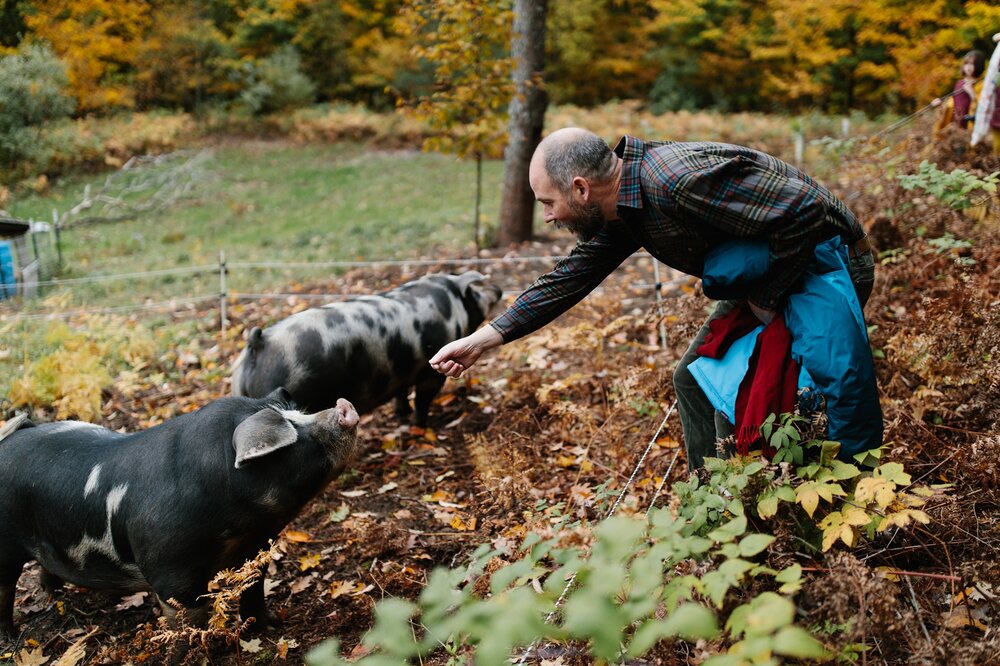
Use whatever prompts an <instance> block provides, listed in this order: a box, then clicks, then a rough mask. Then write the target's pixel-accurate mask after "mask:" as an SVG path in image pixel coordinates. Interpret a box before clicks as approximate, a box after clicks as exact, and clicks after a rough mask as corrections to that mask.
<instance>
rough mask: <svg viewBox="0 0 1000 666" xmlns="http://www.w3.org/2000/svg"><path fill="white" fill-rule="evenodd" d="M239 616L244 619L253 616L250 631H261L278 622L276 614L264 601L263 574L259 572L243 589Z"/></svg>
mask: <svg viewBox="0 0 1000 666" xmlns="http://www.w3.org/2000/svg"><path fill="white" fill-rule="evenodd" d="M240 616H241V617H242V618H243V619H244V620H246V619H247V618H251V617H252V618H254V623H253V624H252V625H250V630H251V631H263V630H264V629H266V628H267V627H274V626H277V625H278V624H279V620H278V616H276V615H275V614H274V613H272V612H271V611H269V610H268V609H267V604H266V602H265V601H264V575H263V574H261V576H260V578H258V579H257V582H255V583H254V584H253V585H251V586H250V587H248V588H247V589H245V590H244V591H243V595H242V596H241V597H240Z"/></svg>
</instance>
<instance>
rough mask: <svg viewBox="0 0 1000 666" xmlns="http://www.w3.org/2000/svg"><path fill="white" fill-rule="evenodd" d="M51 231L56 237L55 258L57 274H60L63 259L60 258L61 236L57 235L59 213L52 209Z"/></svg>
mask: <svg viewBox="0 0 1000 666" xmlns="http://www.w3.org/2000/svg"><path fill="white" fill-rule="evenodd" d="M52 229H53V230H54V231H55V235H56V257H57V258H58V261H59V272H60V273H61V272H62V267H63V258H62V236H60V234H59V211H57V210H56V209H55V208H53V209H52Z"/></svg>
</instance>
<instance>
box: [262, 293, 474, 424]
mask: <svg viewBox="0 0 1000 666" xmlns="http://www.w3.org/2000/svg"><path fill="white" fill-rule="evenodd" d="M467 326H468V315H467V314H466V313H465V311H464V308H463V307H462V303H461V301H460V300H458V299H456V298H453V297H452V295H451V294H450V293H448V292H447V291H440V290H437V291H433V292H421V291H419V290H404V289H397V290H394V291H392V292H388V293H387V294H385V295H382V296H365V297H361V298H357V299H353V300H350V301H345V302H342V303H333V304H330V305H327V306H324V307H320V308H313V309H310V310H305V311H303V312H300V313H297V314H295V315H292V316H291V317H289V318H287V319H285V320H282V321H281V322H278V323H277V324H275V325H274V326H271V327H270V328H268V329H266V330H265V331H264V333H263V338H264V352H263V353H261V354H260V355H259V357H258V358H257V359H255V363H256V366H255V367H254V369H253V370H252V373H253V375H254V376H253V378H252V380H251V381H246V380H245V383H244V387H249V389H250V391H249V394H250V395H265V394H266V393H268V392H270V391H271V390H273V389H275V388H277V387H278V386H284V387H285V388H286V389H288V391H290V392H291V393H292V395H293V396H294V398H295V400H296V402H297V403H300V404H301V405H303V406H304V407H306V408H308V409H310V410H313V411H315V410H318V409H325V408H328V407H330V406H332V405H333V404H334V402H335V401H336V399H337V398H341V397H342V398H346V399H348V400H349V401H351V403H353V404H354V406H355V407H356V408H357V409H358V411H360V412H369V411H371V410H372V409H374V408H375V407H377V406H379V405H381V404H383V403H385V402H387V401H389V400H391V399H392V398H393V397H395V396H397V395H398V394H400V393H401V392H404V391H406V390H407V389H408V388H409V387H410V386H413V385H414V383H415V382H416V380H417V376H418V375H419V374H420V373H421V372H422V371H426V370H427V367H428V366H427V361H428V360H429V359H430V357H431V356H433V355H434V353H435V352H437V350H438V349H440V348H441V347H442V346H443V345H444V344H446V343H447V342H449V341H451V340H454V339H457V338H459V337H461V336H462V335H464V331H465V329H466V328H467Z"/></svg>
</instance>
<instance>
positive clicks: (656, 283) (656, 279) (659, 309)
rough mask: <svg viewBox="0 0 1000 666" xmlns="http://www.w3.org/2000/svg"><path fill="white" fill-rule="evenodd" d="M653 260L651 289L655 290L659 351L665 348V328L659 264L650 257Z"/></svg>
mask: <svg viewBox="0 0 1000 666" xmlns="http://www.w3.org/2000/svg"><path fill="white" fill-rule="evenodd" d="M649 258H650V259H652V260H653V289H655V290H656V315H657V317H659V321H660V349H666V348H667V327H666V325H665V324H664V323H663V294H661V293H660V287H661V286H662V285H661V284H660V262H659V261H658V260H657V258H656V257H654V256H652V255H650V257H649Z"/></svg>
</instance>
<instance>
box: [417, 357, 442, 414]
mask: <svg viewBox="0 0 1000 666" xmlns="http://www.w3.org/2000/svg"><path fill="white" fill-rule="evenodd" d="M445 379H446V377H445V376H444V375H442V374H440V373H438V372H436V371H435V370H432V369H431V368H427V369H426V370H423V371H422V372H421V373H420V376H419V377H417V390H416V392H415V395H414V396H413V405H414V408H415V413H414V423H415V424H416V425H417V426H419V427H421V428H426V427H427V413H428V412H429V411H430V408H431V402H433V401H434V398H435V397H437V394H438V393H439V392H440V391H441V387H442V386H444V381H445Z"/></svg>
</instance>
